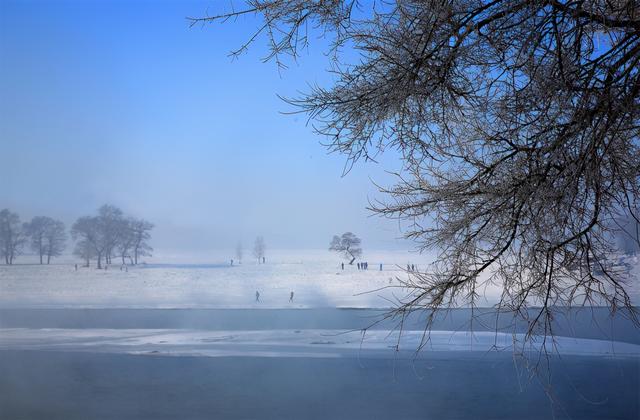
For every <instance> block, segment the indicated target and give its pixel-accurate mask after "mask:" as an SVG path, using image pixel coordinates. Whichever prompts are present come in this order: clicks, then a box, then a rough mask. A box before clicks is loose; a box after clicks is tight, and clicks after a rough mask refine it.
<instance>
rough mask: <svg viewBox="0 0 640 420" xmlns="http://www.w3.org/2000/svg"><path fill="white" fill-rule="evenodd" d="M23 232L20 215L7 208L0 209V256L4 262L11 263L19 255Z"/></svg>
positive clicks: (24, 237) (23, 237)
mask: <svg viewBox="0 0 640 420" xmlns="http://www.w3.org/2000/svg"><path fill="white" fill-rule="evenodd" d="M24 232H25V229H24V226H22V225H21V224H20V216H18V215H17V214H16V213H13V212H11V211H9V210H8V209H3V210H2V211H0V256H2V257H4V262H5V264H7V265H11V264H13V261H14V260H15V258H16V257H17V256H18V255H20V252H21V251H22V246H23V244H24V242H25V239H26V236H25V233H24Z"/></svg>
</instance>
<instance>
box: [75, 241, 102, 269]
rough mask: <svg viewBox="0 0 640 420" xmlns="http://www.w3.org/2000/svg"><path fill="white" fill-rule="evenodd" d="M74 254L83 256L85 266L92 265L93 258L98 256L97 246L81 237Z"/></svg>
mask: <svg viewBox="0 0 640 420" xmlns="http://www.w3.org/2000/svg"><path fill="white" fill-rule="evenodd" d="M73 255H75V256H77V257H79V258H81V259H82V260H83V261H84V262H85V263H84V266H85V267H89V266H90V265H91V260H92V259H94V258H96V256H97V255H96V252H95V247H94V246H93V244H91V243H90V242H89V241H88V240H86V239H81V240H79V241H78V242H76V245H75V247H74V249H73Z"/></svg>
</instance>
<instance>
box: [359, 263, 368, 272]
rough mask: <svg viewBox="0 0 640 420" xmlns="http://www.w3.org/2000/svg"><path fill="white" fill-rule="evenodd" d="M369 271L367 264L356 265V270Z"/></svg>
mask: <svg viewBox="0 0 640 420" xmlns="http://www.w3.org/2000/svg"><path fill="white" fill-rule="evenodd" d="M368 269H369V263H368V262H359V263H358V270H368Z"/></svg>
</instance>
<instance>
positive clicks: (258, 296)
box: [256, 290, 260, 302]
mask: <svg viewBox="0 0 640 420" xmlns="http://www.w3.org/2000/svg"><path fill="white" fill-rule="evenodd" d="M256 302H260V292H258V291H257V290H256Z"/></svg>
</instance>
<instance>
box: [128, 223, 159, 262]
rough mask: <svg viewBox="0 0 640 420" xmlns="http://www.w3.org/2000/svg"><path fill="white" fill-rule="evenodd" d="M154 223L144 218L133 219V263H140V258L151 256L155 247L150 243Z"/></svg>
mask: <svg viewBox="0 0 640 420" xmlns="http://www.w3.org/2000/svg"><path fill="white" fill-rule="evenodd" d="M153 227H154V226H153V223H151V222H148V221H146V220H144V219H132V221H131V230H132V233H133V263H134V264H138V259H139V258H140V257H143V256H151V253H152V252H153V248H152V247H151V245H149V242H148V241H149V239H151V230H152V229H153Z"/></svg>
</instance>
